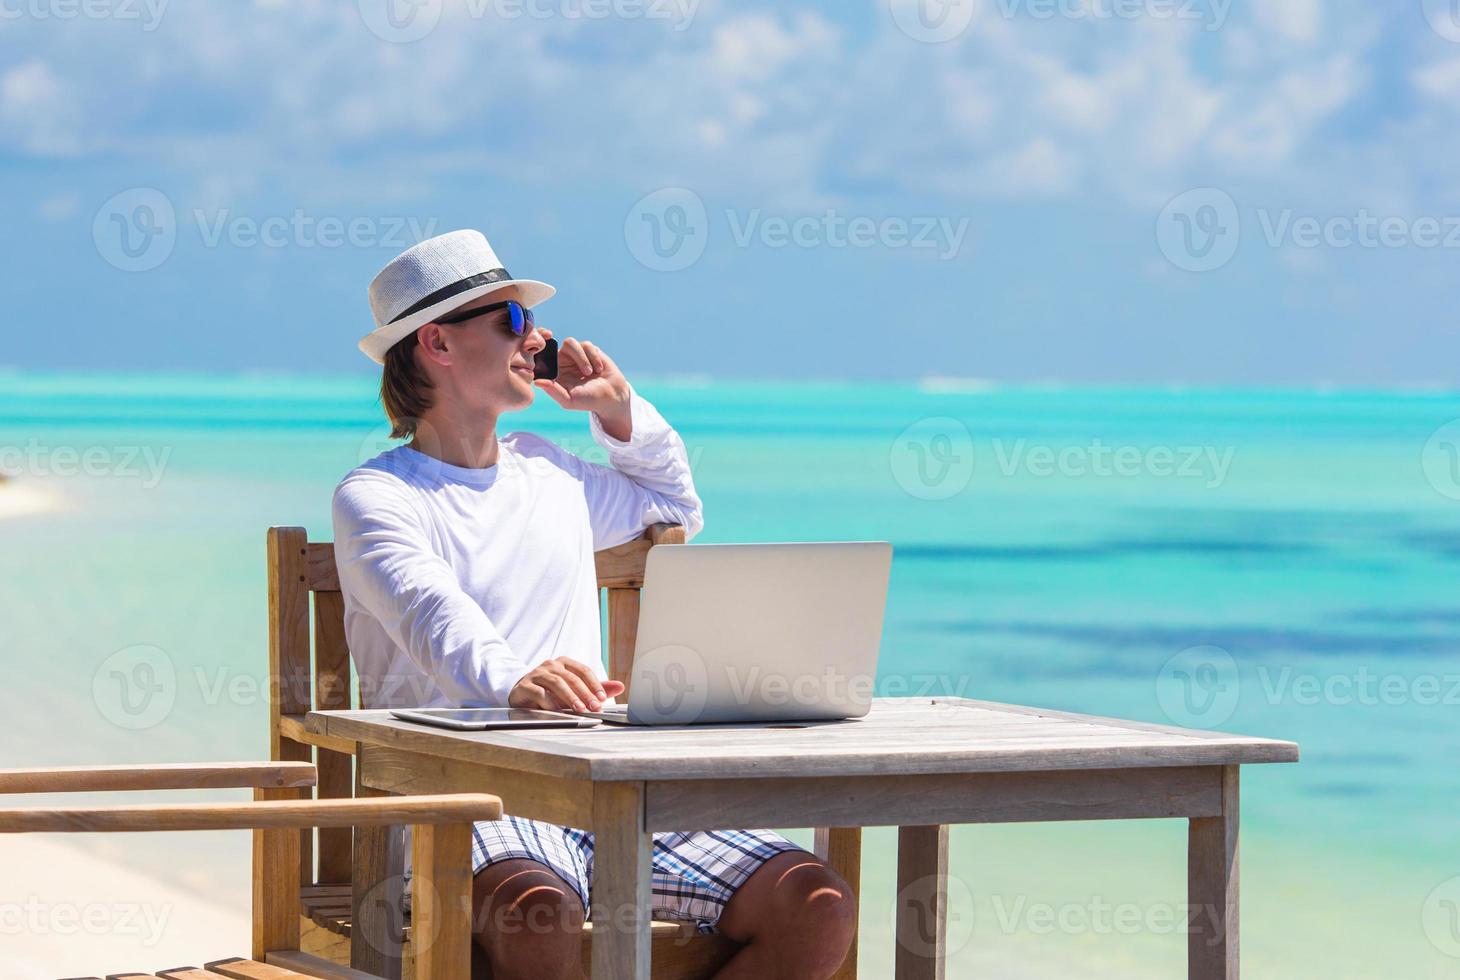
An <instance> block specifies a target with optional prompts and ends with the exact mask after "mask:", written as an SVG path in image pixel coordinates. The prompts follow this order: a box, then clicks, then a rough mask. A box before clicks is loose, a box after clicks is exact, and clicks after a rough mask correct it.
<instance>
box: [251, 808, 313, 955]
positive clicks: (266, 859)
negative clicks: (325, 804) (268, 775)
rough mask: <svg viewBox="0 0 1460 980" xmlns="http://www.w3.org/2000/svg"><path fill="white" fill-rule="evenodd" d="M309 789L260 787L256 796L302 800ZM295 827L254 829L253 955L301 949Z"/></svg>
mask: <svg viewBox="0 0 1460 980" xmlns="http://www.w3.org/2000/svg"><path fill="white" fill-rule="evenodd" d="M308 794H309V790H308V789H257V790H254V799H255V800H257V801H259V802H260V803H266V802H269V801H288V800H300V799H306V798H307V797H308ZM297 826H298V825H297V824H296V825H294V826H285V827H275V828H269V829H260V830H255V831H254V832H253V957H254V958H255V959H263V957H264V956H265V955H266V954H267V953H268V952H269V950H271V949H298V948H299V864H300V836H299V834H298V832H297V830H296V828H297Z"/></svg>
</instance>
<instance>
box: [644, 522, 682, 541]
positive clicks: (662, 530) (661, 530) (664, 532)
mask: <svg viewBox="0 0 1460 980" xmlns="http://www.w3.org/2000/svg"><path fill="white" fill-rule="evenodd" d="M644 536H645V537H646V538H648V539H649V543H650V544H684V527H683V526H682V525H679V524H650V525H649V527H648V528H647V529H645V531H644Z"/></svg>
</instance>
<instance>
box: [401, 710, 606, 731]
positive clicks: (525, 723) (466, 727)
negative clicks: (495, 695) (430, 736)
mask: <svg viewBox="0 0 1460 980" xmlns="http://www.w3.org/2000/svg"><path fill="white" fill-rule="evenodd" d="M390 713H391V715H392V716H394V717H396V718H399V719H400V720H401V721H413V722H416V723H417V724H421V725H435V726H436V727H437V728H450V729H454V730H455V731H458V732H485V731H491V730H495V729H499V728H592V727H593V726H594V725H597V724H598V719H597V718H583V717H580V716H578V715H569V714H563V713H561V712H557V711H537V710H535V709H530V708H410V709H406V708H401V709H394V708H392V709H391V712H390Z"/></svg>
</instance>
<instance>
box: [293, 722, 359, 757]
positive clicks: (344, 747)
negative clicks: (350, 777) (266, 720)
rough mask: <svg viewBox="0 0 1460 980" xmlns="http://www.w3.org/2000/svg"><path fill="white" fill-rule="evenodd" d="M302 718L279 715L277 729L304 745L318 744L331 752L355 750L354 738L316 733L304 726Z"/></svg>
mask: <svg viewBox="0 0 1460 980" xmlns="http://www.w3.org/2000/svg"><path fill="white" fill-rule="evenodd" d="M304 718H305V716H304V715H280V716H279V731H280V732H281V733H282V734H283V736H284V737H285V738H287V739H291V740H293V741H295V742H302V743H303V744H305V745H314V746H318V747H319V748H322V749H329V750H330V751H332V752H343V753H345V754H346V755H349V754H350V753H352V752H354V751H355V746H356V744H358V743H356V741H355V740H354V739H352V738H334V737H332V736H329V735H316V734H315V733H314V732H311V731H309V729H307V728H306V727H305V724H304Z"/></svg>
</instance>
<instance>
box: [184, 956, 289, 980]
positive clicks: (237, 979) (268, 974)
mask: <svg viewBox="0 0 1460 980" xmlns="http://www.w3.org/2000/svg"><path fill="white" fill-rule="evenodd" d="M206 966H207V968H208V969H209V970H212V971H213V972H214V973H217V974H219V975H220V976H225V977H232V978H233V980H296V978H303V980H308V978H307V977H306V975H305V974H303V973H295V972H294V971H293V970H286V969H284V968H283V967H281V966H270V965H269V964H267V963H260V962H259V961H258V960H244V959H229V960H216V961H214V962H212V963H208V964H206Z"/></svg>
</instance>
